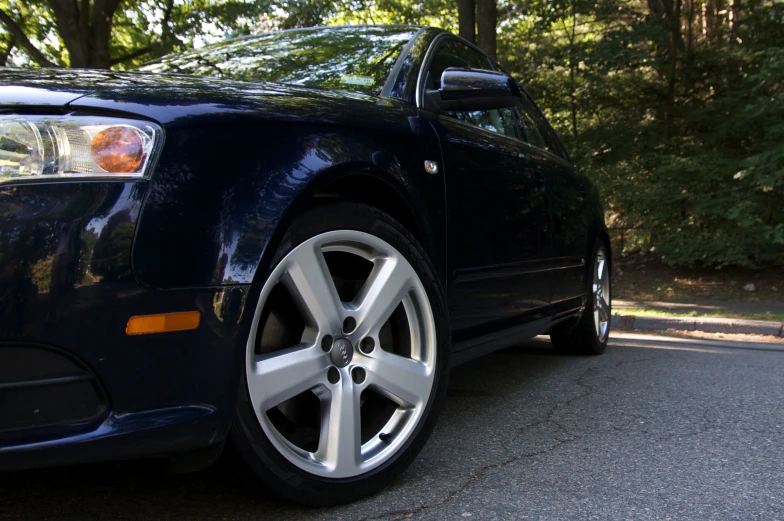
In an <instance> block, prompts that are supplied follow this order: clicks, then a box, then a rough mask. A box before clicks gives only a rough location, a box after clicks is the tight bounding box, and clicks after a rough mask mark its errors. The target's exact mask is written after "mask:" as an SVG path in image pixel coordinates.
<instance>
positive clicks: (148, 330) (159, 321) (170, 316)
mask: <svg viewBox="0 0 784 521" xmlns="http://www.w3.org/2000/svg"><path fill="white" fill-rule="evenodd" d="M199 322H201V313H199V312H198V311H186V312H184V313H161V314H160V315H141V316H138V317H131V318H130V319H128V325H127V326H125V334H126V335H150V334H152V333H166V332H169V331H186V330H188V329H196V328H197V327H199Z"/></svg>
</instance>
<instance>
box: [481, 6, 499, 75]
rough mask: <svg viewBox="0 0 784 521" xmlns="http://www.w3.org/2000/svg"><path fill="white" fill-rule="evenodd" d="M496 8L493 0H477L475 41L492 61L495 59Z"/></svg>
mask: <svg viewBox="0 0 784 521" xmlns="http://www.w3.org/2000/svg"><path fill="white" fill-rule="evenodd" d="M497 22H498V9H497V7H496V5H495V0H477V3H476V28H477V33H476V41H477V44H478V45H479V47H480V48H481V49H482V50H483V51H485V52H486V53H487V54H488V55H489V56H490V57H491V58H492V59H493V61H496V24H497Z"/></svg>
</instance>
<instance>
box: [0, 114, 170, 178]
mask: <svg viewBox="0 0 784 521" xmlns="http://www.w3.org/2000/svg"><path fill="white" fill-rule="evenodd" d="M160 139H161V129H160V127H158V126H157V125H155V124H153V123H149V122H147V121H137V120H132V119H119V118H106V117H100V116H18V115H12V116H0V183H4V182H9V181H19V180H25V179H40V178H48V179H52V178H55V179H56V178H71V177H87V178H90V177H95V176H103V177H121V178H137V177H144V175H145V173H146V169H147V165H148V163H149V162H150V157H151V155H152V154H153V152H154V150H155V147H156V146H157V142H158V141H160Z"/></svg>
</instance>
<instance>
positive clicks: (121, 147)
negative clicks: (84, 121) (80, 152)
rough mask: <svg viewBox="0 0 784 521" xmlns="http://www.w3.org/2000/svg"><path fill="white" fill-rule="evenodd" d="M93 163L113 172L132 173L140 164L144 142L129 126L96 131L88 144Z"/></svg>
mask: <svg viewBox="0 0 784 521" xmlns="http://www.w3.org/2000/svg"><path fill="white" fill-rule="evenodd" d="M90 153H91V154H92V156H93V161H95V164H96V165H98V166H100V167H101V168H103V169H104V170H106V171H107V172H111V173H113V174H132V173H134V172H136V171H137V170H139V167H141V166H142V159H143V158H144V143H142V138H141V137H140V136H139V133H138V132H136V131H135V130H134V129H132V128H129V127H109V128H106V129H104V130H101V131H100V132H98V133H97V134H96V135H95V137H94V138H93V141H92V143H91V145H90Z"/></svg>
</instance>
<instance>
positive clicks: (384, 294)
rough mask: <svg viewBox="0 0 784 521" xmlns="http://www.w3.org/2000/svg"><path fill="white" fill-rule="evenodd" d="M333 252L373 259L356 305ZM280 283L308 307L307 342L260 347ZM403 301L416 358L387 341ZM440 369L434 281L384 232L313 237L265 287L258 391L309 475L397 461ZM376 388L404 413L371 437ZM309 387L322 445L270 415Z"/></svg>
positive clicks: (258, 405)
mask: <svg viewBox="0 0 784 521" xmlns="http://www.w3.org/2000/svg"><path fill="white" fill-rule="evenodd" d="M328 252H343V253H348V254H353V255H357V256H359V257H361V258H363V259H366V260H367V261H370V262H372V264H373V266H372V269H371V271H370V275H369V276H368V277H367V280H366V281H365V282H364V284H363V285H362V288H361V289H360V290H359V291H358V293H357V294H356V296H355V297H354V298H353V300H352V301H351V302H341V300H340V298H339V296H338V292H337V290H336V287H335V284H334V281H333V278H332V274H331V273H330V270H329V267H328V266H327V262H326V260H325V256H324V253H328ZM279 283H280V284H282V285H283V286H284V287H285V288H286V289H287V290H288V292H289V294H290V295H291V297H292V299H293V300H294V302H295V303H296V306H297V308H298V309H299V310H300V312H301V313H302V315H303V318H304V322H305V326H304V331H303V333H302V338H301V339H300V341H299V344H298V345H294V346H291V347H287V348H284V349H278V350H274V351H272V352H270V353H262V354H259V353H258V352H257V349H256V346H257V337H259V338H260V335H262V331H261V330H260V328H259V323H260V319H261V313H262V309H263V308H264V304H265V302H266V300H267V298H268V297H269V296H270V293H271V292H272V290H273V288H274V287H275V286H277V285H278V284H279ZM401 305H402V307H403V309H404V310H405V317H406V320H407V324H408V331H409V332H410V357H407V356H401V355H399V354H395V353H393V352H390V351H389V350H388V349H387V348H386V347H385V346H384V345H382V343H381V341H380V338H379V332H380V331H381V329H382V326H384V325H385V323H387V321H388V320H389V319H390V316H391V315H392V314H393V312H395V310H396V309H399V306H401ZM347 328H348V329H349V330H346V329H347ZM406 340H407V341H408V340H409V339H406ZM363 341H364V342H365V343H364V344H363ZM330 346H331V347H330ZM363 346H365V347H363ZM367 346H375V348H373V347H371V348H370V349H368V348H367ZM363 351H364V352H363ZM435 367H436V326H435V320H434V318H433V312H432V309H431V307H430V301H429V299H428V297H427V293H426V291H425V288H424V286H423V285H422V282H421V281H420V280H419V277H418V275H417V273H416V271H415V270H414V268H413V267H412V266H411V264H410V263H409V262H408V260H406V258H405V257H404V256H403V255H402V254H401V253H400V252H399V251H397V250H396V249H395V248H394V247H393V246H392V245H390V244H389V243H387V242H385V241H383V240H382V239H380V238H378V237H376V236H374V235H370V234H368V233H364V232H360V231H354V230H338V231H331V232H327V233H323V234H321V235H317V236H315V237H313V238H311V239H308V240H307V241H305V242H303V243H302V244H300V245H298V246H297V247H295V248H294V249H293V250H292V251H291V252H289V253H288V254H287V255H286V256H285V257H284V258H283V260H281V261H280V263H279V264H278V265H277V266H276V267H275V269H274V270H273V271H272V274H271V275H270V277H269V279H268V280H267V282H266V283H265V285H264V287H263V289H262V292H261V296H260V297H259V303H258V306H257V307H256V314H255V317H254V321H253V327H252V329H251V333H250V337H249V339H248V347H247V360H246V375H247V381H248V391H249V395H250V399H251V403H252V405H253V409H254V412H255V413H256V417H257V418H258V420H259V423H260V425H261V427H262V429H263V430H264V433H265V434H266V435H267V437H268V438H269V440H270V442H271V443H272V444H273V445H274V446H275V448H276V449H277V450H278V451H279V452H280V454H282V455H283V456H284V457H285V458H286V459H287V460H288V461H290V462H291V463H293V464H294V465H296V466H297V467H299V468H300V469H302V470H304V471H306V472H309V473H311V474H315V475H317V476H322V477H327V478H348V477H353V476H357V475H360V474H363V473H365V472H367V471H369V470H372V469H374V468H376V467H378V466H379V465H381V464H382V463H384V462H385V461H387V460H388V459H389V458H390V457H391V456H393V455H394V454H395V453H396V452H397V451H398V450H399V449H400V448H401V447H402V446H403V444H404V443H405V442H406V440H408V439H409V438H410V436H411V435H412V434H413V431H414V429H415V427H416V425H417V424H418V423H419V420H420V419H421V418H422V415H423V414H424V411H425V407H426V406H427V404H428V401H429V398H430V395H431V392H432V388H433V381H434V377H435ZM357 375H359V377H358V376H357ZM366 390H371V391H373V392H375V393H378V394H379V395H381V396H383V397H384V398H385V399H388V400H390V402H391V403H392V404H393V405H394V412H392V413H391V415H390V416H389V418H388V419H386V422H385V424H384V425H383V426H382V427H381V428H380V429H379V430H378V432H376V433H374V434H373V435H372V437H370V438H369V439H366V440H364V441H363V439H362V432H361V429H362V425H361V420H362V419H361V415H360V409H361V405H362V400H363V391H366ZM307 391H311V392H312V393H313V394H314V395H315V396H316V397H317V398H318V400H319V402H320V414H319V416H320V424H319V425H320V426H319V427H318V444H317V447H316V448H315V450H312V451H309V450H306V449H304V448H302V447H301V446H298V445H297V444H295V443H294V442H293V441H292V440H290V439H289V438H287V437H286V436H285V435H284V434H282V433H281V431H280V430H279V429H278V428H277V427H276V425H275V424H274V422H273V421H272V420H271V418H270V414H269V412H270V411H271V410H273V409H275V408H277V407H279V406H281V404H283V403H284V402H286V401H287V400H290V399H292V398H294V397H296V396H297V395H301V394H302V393H306V392H307ZM382 421H383V420H382Z"/></svg>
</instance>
